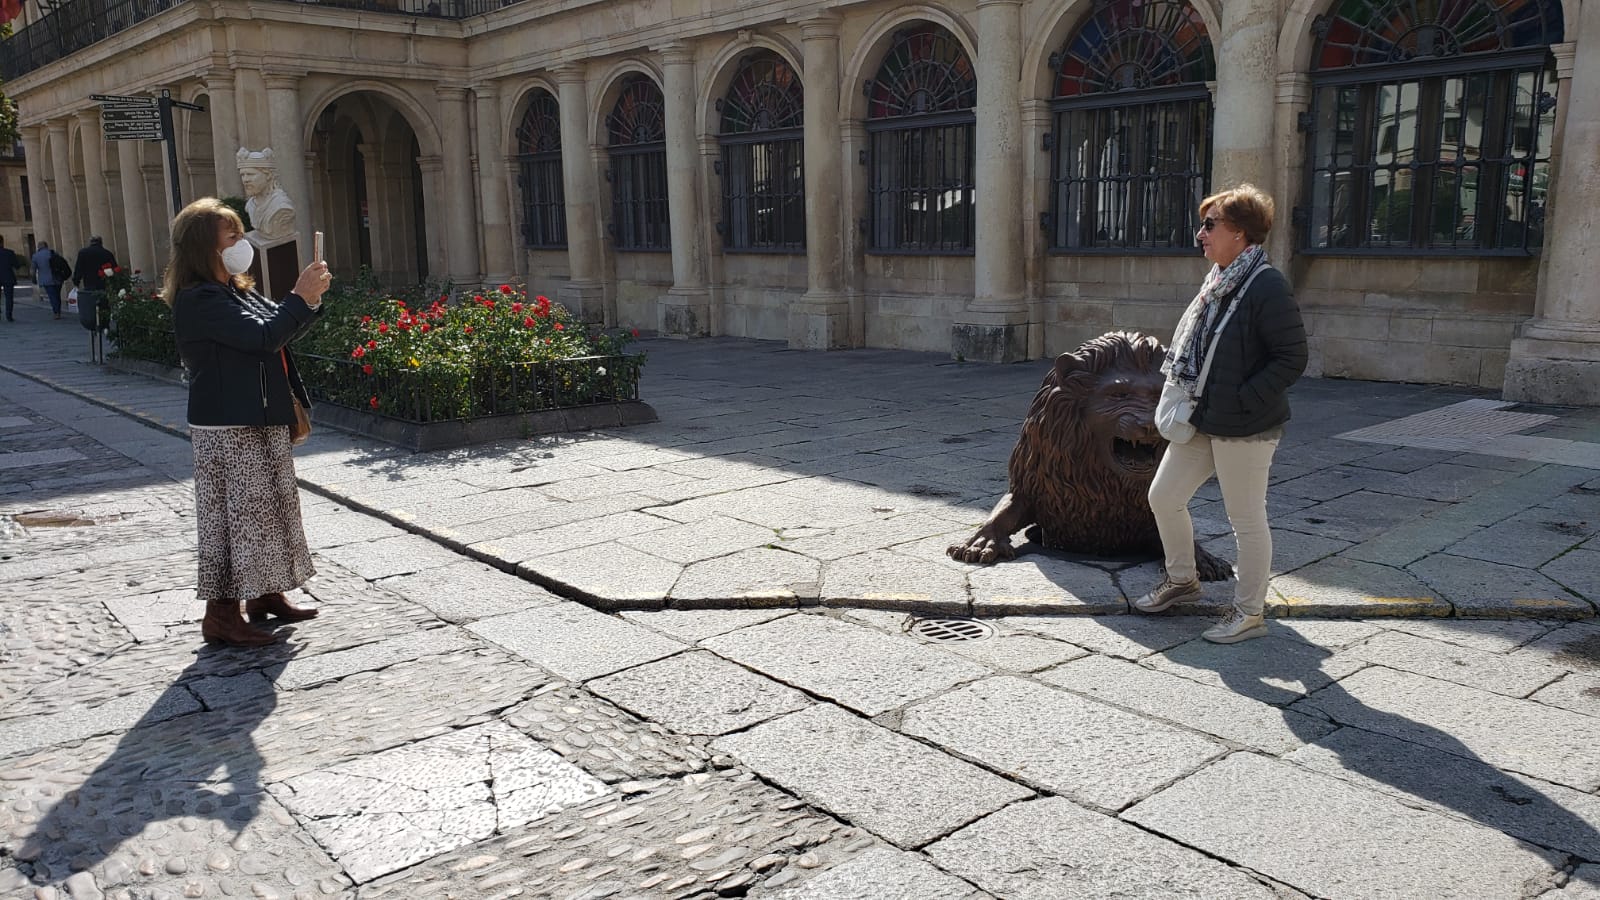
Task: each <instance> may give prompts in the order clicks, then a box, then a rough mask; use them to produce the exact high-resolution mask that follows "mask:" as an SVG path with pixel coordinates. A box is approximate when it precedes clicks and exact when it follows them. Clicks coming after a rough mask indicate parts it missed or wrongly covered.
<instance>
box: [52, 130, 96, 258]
mask: <svg viewBox="0 0 1600 900" xmlns="http://www.w3.org/2000/svg"><path fill="white" fill-rule="evenodd" d="M67 174H68V175H69V176H71V177H70V181H71V183H70V184H68V185H67V186H66V188H67V192H66V195H67V197H69V198H71V200H72V206H73V209H75V210H76V211H77V216H78V234H76V235H72V236H69V238H68V240H69V241H70V242H71V243H73V244H77V245H78V246H69V247H66V248H64V249H62V251H61V255H62V256H65V257H67V259H69V260H70V259H72V254H74V253H77V252H78V250H79V249H80V248H81V247H82V246H83V244H84V243H86V242H87V241H88V240H89V238H90V237H92V236H93V233H94V226H93V225H92V224H90V223H91V220H90V218H89V191H88V185H87V183H86V184H85V185H84V186H83V187H82V188H80V187H79V186H78V182H80V181H85V182H87V179H88V177H89V176H88V166H87V165H86V164H85V162H84V159H83V128H82V127H81V126H80V125H79V124H78V121H77V117H76V116H74V117H73V120H72V122H71V124H69V125H68V126H67ZM56 190H57V196H59V195H60V187H59V186H58V187H57V189H56ZM101 237H105V235H101ZM68 251H71V252H68Z"/></svg>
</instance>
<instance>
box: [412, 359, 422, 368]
mask: <svg viewBox="0 0 1600 900" xmlns="http://www.w3.org/2000/svg"><path fill="white" fill-rule="evenodd" d="M421 366H422V363H419V362H417V358H416V357H415V356H413V357H411V368H413V369H417V368H421Z"/></svg>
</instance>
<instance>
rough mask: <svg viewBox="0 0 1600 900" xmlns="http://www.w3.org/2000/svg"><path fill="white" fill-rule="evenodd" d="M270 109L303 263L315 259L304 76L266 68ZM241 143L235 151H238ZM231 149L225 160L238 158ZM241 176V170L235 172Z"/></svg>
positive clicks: (274, 141)
mask: <svg viewBox="0 0 1600 900" xmlns="http://www.w3.org/2000/svg"><path fill="white" fill-rule="evenodd" d="M261 78H262V82H263V83H264V84H265V86H266V89H267V109H268V111H269V118H270V119H271V121H272V156H273V158H274V159H276V160H277V162H278V184H279V186H280V187H282V188H283V189H284V191H285V192H287V193H288V194H289V202H291V203H293V204H294V208H295V217H294V221H295V232H296V235H295V237H296V239H297V240H298V241H299V247H298V248H296V249H297V251H298V253H299V256H300V262H301V264H302V265H305V264H306V263H309V262H310V260H311V232H312V230H313V229H312V226H311V215H310V211H311V188H310V184H311V180H310V178H308V177H307V174H306V147H305V139H304V137H303V131H302V127H303V126H304V125H305V123H304V122H303V121H302V120H301V117H300V76H299V75H298V74H295V73H291V72H263V73H262V75H261ZM238 149H239V148H237V147H235V148H234V153H237V152H238ZM234 153H230V154H229V155H228V156H227V157H226V158H225V160H226V161H231V160H233V159H234ZM234 177H236V178H237V177H238V172H235V173H234Z"/></svg>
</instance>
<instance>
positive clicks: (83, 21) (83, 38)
mask: <svg viewBox="0 0 1600 900" xmlns="http://www.w3.org/2000/svg"><path fill="white" fill-rule="evenodd" d="M181 2H183V0H66V2H64V3H60V4H58V5H57V6H56V7H55V8H54V9H52V10H50V11H49V12H47V13H45V14H44V16H42V17H41V18H39V19H38V20H36V21H34V22H32V23H30V24H29V25H28V26H27V27H25V28H22V29H21V30H19V31H17V33H16V34H14V35H12V36H11V37H10V38H7V39H6V40H4V41H0V79H12V78H19V77H21V76H23V75H26V74H28V73H29V72H32V71H33V70H35V69H38V68H40V67H41V66H45V65H48V64H49V63H52V62H54V61H56V60H58V59H61V58H62V57H64V56H67V55H69V54H72V53H76V52H78V51H79V50H82V49H84V48H85V47H89V46H91V45H93V44H96V43H99V42H100V41H102V40H105V39H106V38H108V37H110V36H112V35H114V34H116V33H117V32H119V31H122V30H123V29H125V28H128V27H130V26H132V25H135V24H137V23H139V22H143V21H144V20H145V19H148V18H150V17H152V16H154V15H156V14H157V13H160V12H162V11H163V10H167V9H170V8H172V7H173V6H176V5H178V4H179V3H181ZM281 2H288V3H301V4H304V5H307V6H328V7H334V8H338V9H356V10H362V11H365V12H380V13H394V14H396V15H403V16H413V17H420V18H429V17H431V18H438V19H465V18H469V17H471V16H481V15H483V14H485V13H490V12H493V11H495V10H497V9H502V8H504V7H507V6H510V5H512V4H513V3H517V2H520V0H281Z"/></svg>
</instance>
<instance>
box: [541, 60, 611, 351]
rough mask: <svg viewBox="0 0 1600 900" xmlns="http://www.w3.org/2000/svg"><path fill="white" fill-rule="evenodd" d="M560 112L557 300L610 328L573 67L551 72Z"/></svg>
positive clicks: (585, 129)
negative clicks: (561, 210)
mask: <svg viewBox="0 0 1600 900" xmlns="http://www.w3.org/2000/svg"><path fill="white" fill-rule="evenodd" d="M555 77H556V90H558V91H559V92H560V97H558V98H557V99H558V100H559V101H560V107H561V187H562V193H563V195H564V196H565V197H566V211H567V276H568V277H567V283H566V284H564V285H562V286H561V290H560V291H559V293H558V295H557V299H559V300H560V301H561V304H562V305H563V306H565V307H567V308H568V309H570V310H572V311H573V312H574V313H577V314H578V315H579V316H580V317H582V318H583V319H584V320H585V321H589V322H601V323H603V324H605V325H615V324H617V323H616V317H615V316H607V315H606V310H605V285H604V284H603V283H602V282H601V280H600V260H601V253H600V210H599V206H598V196H599V193H600V192H599V190H598V189H597V183H596V180H595V175H594V169H595V165H594V158H593V156H592V154H591V153H590V152H589V90H588V84H587V77H588V76H587V73H586V71H585V70H584V67H583V66H581V65H578V64H572V65H566V66H562V67H561V68H559V69H556V70H555Z"/></svg>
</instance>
